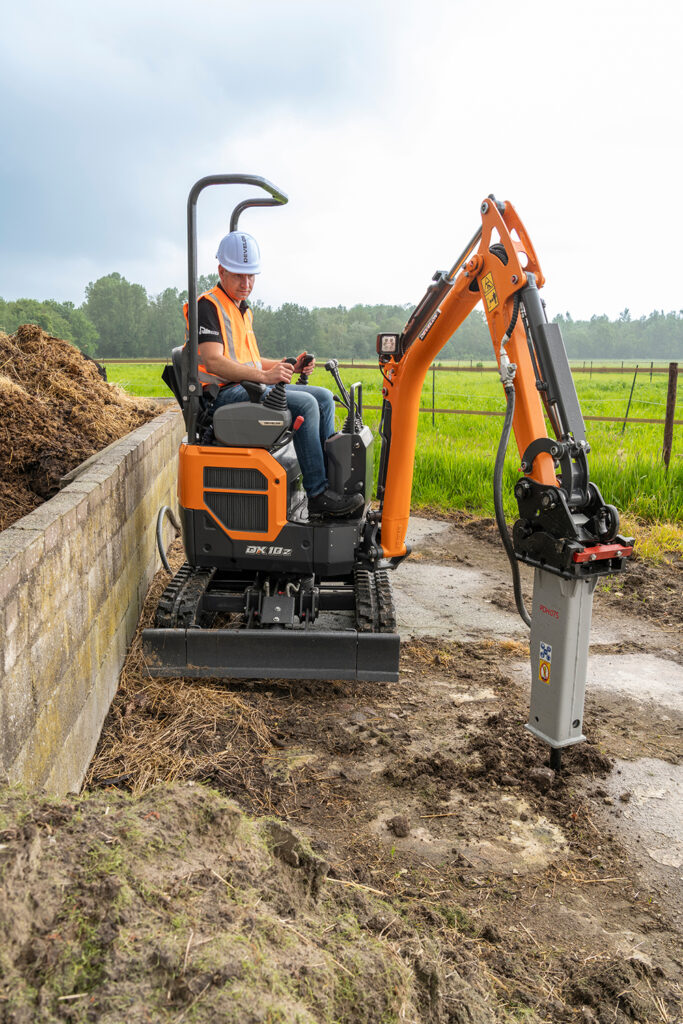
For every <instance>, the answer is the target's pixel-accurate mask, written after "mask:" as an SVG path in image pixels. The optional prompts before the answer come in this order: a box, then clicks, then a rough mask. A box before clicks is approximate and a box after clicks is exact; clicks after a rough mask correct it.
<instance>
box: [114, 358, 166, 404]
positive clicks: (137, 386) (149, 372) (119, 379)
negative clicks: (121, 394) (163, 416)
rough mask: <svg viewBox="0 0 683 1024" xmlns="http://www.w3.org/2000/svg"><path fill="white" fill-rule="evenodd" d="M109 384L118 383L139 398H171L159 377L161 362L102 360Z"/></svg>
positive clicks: (161, 368) (161, 367)
mask: <svg viewBox="0 0 683 1024" xmlns="http://www.w3.org/2000/svg"><path fill="white" fill-rule="evenodd" d="M102 365H103V366H104V368H105V369H106V371H107V380H108V381H109V383H110V384H118V385H119V387H122V388H124V389H125V390H126V391H127V392H128V394H129V395H136V396H138V397H140V398H172V397H173V396H172V394H171V392H170V391H169V390H168V388H167V387H166V385H165V384H164V382H163V381H162V379H161V372H162V370H163V368H164V366H163V363H108V362H107V361H106V360H103V361H102Z"/></svg>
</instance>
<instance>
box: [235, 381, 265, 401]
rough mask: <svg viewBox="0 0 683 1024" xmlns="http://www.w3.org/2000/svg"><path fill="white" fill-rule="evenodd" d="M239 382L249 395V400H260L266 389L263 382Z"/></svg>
mask: <svg viewBox="0 0 683 1024" xmlns="http://www.w3.org/2000/svg"><path fill="white" fill-rule="evenodd" d="M240 384H241V385H242V387H243V388H244V390H245V391H246V393H247V394H248V395H249V401H250V402H260V401H261V398H262V397H263V392H264V391H265V390H266V385H265V384H257V382H256V381H255V380H241V381H240Z"/></svg>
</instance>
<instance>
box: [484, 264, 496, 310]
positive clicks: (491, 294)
mask: <svg viewBox="0 0 683 1024" xmlns="http://www.w3.org/2000/svg"><path fill="white" fill-rule="evenodd" d="M481 287H482V291H483V292H484V299H485V301H486V308H487V309H488V311H489V313H490V312H492V310H494V309H495V308H496V307H497V305H498V296H497V295H496V287H495V285H494V283H493V274H491V273H489V274H486V276H485V277H483V278H482V281H481Z"/></svg>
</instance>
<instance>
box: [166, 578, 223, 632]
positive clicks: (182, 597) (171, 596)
mask: <svg viewBox="0 0 683 1024" xmlns="http://www.w3.org/2000/svg"><path fill="white" fill-rule="evenodd" d="M215 571H216V570H215V569H196V568H193V567H192V566H191V565H189V564H188V563H187V562H185V564H184V565H182V566H181V567H180V569H179V570H178V572H177V573H176V574H175V576H174V577H173V579H172V580H171V582H170V583H169V584H168V586H167V587H166V589H165V590H164V592H163V594H162V595H161V597H160V599H159V604H158V605H157V610H156V614H155V616H154V625H155V626H156V628H157V629H187V628H188V627H190V626H199V625H205V624H206V623H205V621H204V620H205V617H204V616H203V615H202V614H201V612H200V613H199V620H198V618H197V615H198V608H199V605H200V602H201V599H202V597H203V596H204V591H205V590H206V588H207V586H208V584H209V583H210V581H211V579H212V577H213V575H214V573H215Z"/></svg>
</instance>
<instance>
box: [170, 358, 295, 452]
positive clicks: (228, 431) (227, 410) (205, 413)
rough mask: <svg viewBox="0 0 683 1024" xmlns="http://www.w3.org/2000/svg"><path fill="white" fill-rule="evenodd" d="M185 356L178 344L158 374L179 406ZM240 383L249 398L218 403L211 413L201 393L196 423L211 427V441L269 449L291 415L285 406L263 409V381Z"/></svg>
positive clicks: (229, 445)
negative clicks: (169, 360)
mask: <svg viewBox="0 0 683 1024" xmlns="http://www.w3.org/2000/svg"><path fill="white" fill-rule="evenodd" d="M186 359H187V349H186V348H185V346H184V345H177V346H176V347H175V348H174V349H173V350H172V351H171V364H170V365H167V366H165V367H164V370H163V373H162V375H161V377H162V380H163V381H164V382H165V384H166V385H167V387H169V388H170V390H171V391H172V392H173V394H174V395H175V398H176V401H177V402H178V405H179V406H180V408H181V409H182V408H183V400H182V379H183V361H184V360H186ZM185 372H187V365H186V366H185ZM240 384H241V385H242V387H243V388H244V389H245V391H246V392H247V394H248V395H249V401H248V402H234V403H232V404H231V405H224V406H221V407H220V408H219V409H217V410H216V411H215V412H214V413H213V415H212V414H211V413H210V412H209V409H208V403H207V401H206V399H205V398H204V396H202V397H201V398H200V400H199V401H200V405H201V408H202V412H201V414H200V421H199V426H200V427H202V428H204V430H208V428H209V427H213V431H212V432H213V438H214V440H213V441H212V442H209V443H214V444H218V445H224V446H227V447H236V448H271V447H272V446H273V445H274V444H276V443H277V442H278V441H279V440H281V439H282V438H283V435H284V433H285V431H288V430H289V427H290V426H291V423H292V414H291V413H290V411H289V409H286V408H285V409H266V408H264V406H262V405H261V399H262V397H263V393H264V391H265V390H266V386H265V384H258V383H256V382H255V381H252V380H243V381H240ZM211 387H212V388H214V387H216V385H214V384H212V385H211ZM212 397H215V396H213V395H212ZM183 411H184V410H183Z"/></svg>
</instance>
